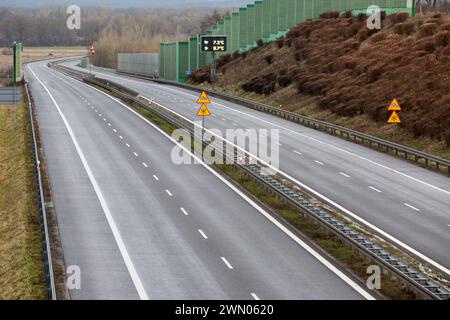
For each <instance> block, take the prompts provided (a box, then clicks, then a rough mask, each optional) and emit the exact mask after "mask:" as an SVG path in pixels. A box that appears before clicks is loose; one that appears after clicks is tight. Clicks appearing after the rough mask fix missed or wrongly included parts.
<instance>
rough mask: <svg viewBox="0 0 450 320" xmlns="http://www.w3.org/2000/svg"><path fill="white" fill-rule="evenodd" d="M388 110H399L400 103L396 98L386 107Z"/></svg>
mask: <svg viewBox="0 0 450 320" xmlns="http://www.w3.org/2000/svg"><path fill="white" fill-rule="evenodd" d="M388 110H389V111H400V110H402V108H400V105H399V104H398V102H397V99H394V100H392V102H391V104H390V105H389V107H388Z"/></svg>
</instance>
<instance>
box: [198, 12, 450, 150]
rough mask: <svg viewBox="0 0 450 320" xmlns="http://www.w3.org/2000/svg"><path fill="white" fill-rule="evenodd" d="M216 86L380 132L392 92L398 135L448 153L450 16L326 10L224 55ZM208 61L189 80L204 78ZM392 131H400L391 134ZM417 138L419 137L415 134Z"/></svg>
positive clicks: (386, 132)
mask: <svg viewBox="0 0 450 320" xmlns="http://www.w3.org/2000/svg"><path fill="white" fill-rule="evenodd" d="M218 66H219V70H218V74H219V77H218V81H217V83H216V87H217V88H219V89H221V90H224V91H228V92H232V93H234V94H237V95H241V96H246V97H251V98H253V99H256V100H261V101H264V102H267V103H271V104H273V105H276V106H281V107H282V108H285V109H289V110H291V111H297V112H299V113H302V114H306V115H310V116H314V117H316V118H319V119H324V120H327V121H331V122H335V123H338V124H341V125H345V126H348V127H351V128H353V129H357V130H360V131H364V132H367V133H370V134H375V135H378V136H381V137H383V138H390V137H391V136H392V133H391V129H392V128H390V127H388V126H387V125H386V120H387V118H388V116H389V113H388V111H387V110H386V107H387V105H388V104H389V103H390V101H391V100H392V99H393V98H397V99H398V101H399V103H400V105H401V107H402V111H401V112H400V113H399V115H400V117H401V120H402V123H401V124H400V127H401V128H402V129H401V130H400V131H399V133H400V135H399V136H398V139H400V141H399V140H397V139H396V142H401V143H405V144H409V145H412V146H413V147H416V148H419V149H422V150H425V151H429V152H436V153H438V154H440V155H441V156H444V157H450V152H449V148H448V146H450V17H449V16H441V15H439V14H435V15H431V16H427V17H423V18H408V17H407V15H406V14H395V15H390V16H387V17H383V27H382V29H381V30H379V31H374V30H368V29H367V27H366V17H365V16H364V15H360V16H358V17H350V16H349V15H348V14H347V15H344V16H342V17H338V16H337V14H336V13H325V14H323V15H322V18H321V19H319V20H315V21H306V22H304V23H301V24H299V25H297V26H296V27H295V28H293V29H291V31H290V32H289V33H288V34H287V35H286V36H285V37H284V38H281V39H279V40H277V41H276V42H273V43H270V44H267V45H263V44H262V43H259V47H258V48H256V49H254V50H253V51H251V52H248V53H244V54H237V53H235V54H233V55H226V56H222V57H221V58H220V59H219V61H218ZM208 72H209V66H208V67H205V68H203V69H200V70H198V71H197V72H195V73H194V75H193V76H192V79H191V81H193V82H197V83H199V82H200V83H202V82H204V81H207V80H208V78H209V77H208ZM396 135H397V134H396ZM417 137H424V138H423V139H422V140H421V141H418V140H417V139H416V138H417Z"/></svg>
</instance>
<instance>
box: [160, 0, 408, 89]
mask: <svg viewBox="0 0 450 320" xmlns="http://www.w3.org/2000/svg"><path fill="white" fill-rule="evenodd" d="M370 5H377V6H379V7H380V9H381V10H382V11H385V12H386V13H387V14H392V13H395V12H407V13H408V14H409V15H414V1H413V0H256V1H253V2H252V3H249V4H248V5H247V6H245V7H242V8H239V10H237V11H236V12H232V13H230V14H229V15H227V16H225V17H224V18H223V19H222V20H220V21H218V22H217V23H216V24H215V25H213V26H212V27H211V28H210V29H209V30H208V31H206V32H205V33H204V34H205V35H220V36H223V35H224V36H227V39H228V40H227V52H228V53H233V52H235V51H240V52H244V51H248V50H251V49H253V48H255V46H256V45H257V41H258V40H260V39H261V40H262V41H263V42H270V41H273V40H275V39H277V38H279V37H281V36H283V35H285V34H286V32H287V31H288V30H289V29H290V28H292V27H293V26H295V25H297V24H298V23H301V22H303V21H306V20H308V19H317V18H319V17H320V14H322V13H323V12H327V11H339V12H340V13H343V12H345V11H352V14H354V15H357V14H359V13H366V12H367V8H368V7H369V6H370ZM199 43H200V35H196V36H193V37H190V38H189V39H188V40H187V41H174V42H163V43H161V44H160V68H159V69H160V75H161V78H163V79H167V80H174V81H181V82H183V81H185V80H186V79H187V74H189V72H194V71H195V70H196V69H198V68H202V67H203V66H205V65H208V64H210V63H211V53H203V52H201V50H200V46H199ZM219 56H220V55H217V57H219Z"/></svg>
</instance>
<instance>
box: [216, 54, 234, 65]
mask: <svg viewBox="0 0 450 320" xmlns="http://www.w3.org/2000/svg"><path fill="white" fill-rule="evenodd" d="M230 61H231V54H229V53H226V54H223V55H221V56H220V57H219V59H217V68H221V67H223V66H224V65H226V64H227V63H228V62H230Z"/></svg>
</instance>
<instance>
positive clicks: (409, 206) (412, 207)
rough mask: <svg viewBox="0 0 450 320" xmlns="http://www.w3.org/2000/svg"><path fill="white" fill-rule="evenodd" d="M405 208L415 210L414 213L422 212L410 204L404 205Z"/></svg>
mask: <svg viewBox="0 0 450 320" xmlns="http://www.w3.org/2000/svg"><path fill="white" fill-rule="evenodd" d="M404 205H405V206H407V207H408V208H411V209H413V210H414V211H420V209H417V208H416V207H414V206H412V205H410V204H409V203H404Z"/></svg>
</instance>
